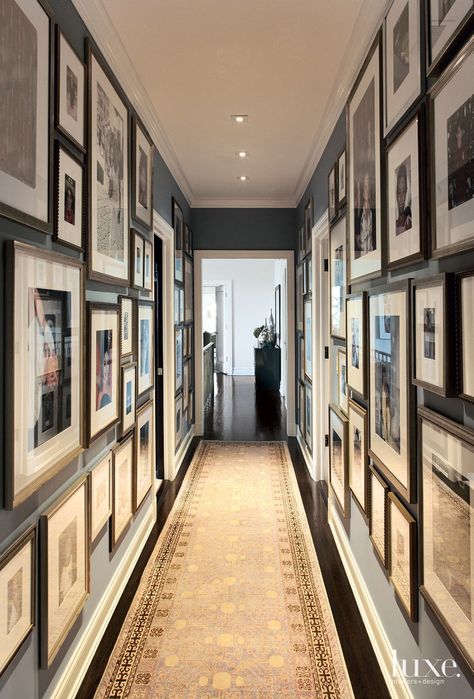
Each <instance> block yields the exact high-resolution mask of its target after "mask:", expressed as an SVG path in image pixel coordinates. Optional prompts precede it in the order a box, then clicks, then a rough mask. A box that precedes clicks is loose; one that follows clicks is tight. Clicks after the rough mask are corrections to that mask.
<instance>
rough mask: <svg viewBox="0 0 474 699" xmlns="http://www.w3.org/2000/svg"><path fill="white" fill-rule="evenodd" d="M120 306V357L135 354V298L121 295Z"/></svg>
mask: <svg viewBox="0 0 474 699" xmlns="http://www.w3.org/2000/svg"><path fill="white" fill-rule="evenodd" d="M118 300H119V307H120V357H121V358H122V359H123V358H125V357H130V356H131V355H132V354H133V328H134V320H133V316H134V307H135V300H134V299H132V298H130V297H129V296H119V299H118Z"/></svg>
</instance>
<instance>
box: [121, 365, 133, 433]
mask: <svg viewBox="0 0 474 699" xmlns="http://www.w3.org/2000/svg"><path fill="white" fill-rule="evenodd" d="M120 378H121V381H120V436H121V437H123V435H125V434H127V433H128V432H130V430H131V429H133V427H134V426H135V420H136V395H137V363H136V362H129V363H128V364H123V365H122V366H121V377H120Z"/></svg>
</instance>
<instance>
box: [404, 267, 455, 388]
mask: <svg viewBox="0 0 474 699" xmlns="http://www.w3.org/2000/svg"><path fill="white" fill-rule="evenodd" d="M413 291H414V305H413V309H414V316H415V319H414V320H415V335H414V341H415V342H414V350H415V356H414V366H413V383H414V384H416V385H417V386H421V387H422V388H426V389H428V390H429V391H431V392H433V393H437V394H438V395H442V396H447V395H452V394H453V393H456V392H457V386H456V383H457V369H458V367H457V362H456V354H455V352H456V330H455V318H454V314H453V308H454V280H453V278H452V275H450V274H447V275H445V274H439V275H437V276H435V277H429V278H425V279H419V280H415V281H414V282H413Z"/></svg>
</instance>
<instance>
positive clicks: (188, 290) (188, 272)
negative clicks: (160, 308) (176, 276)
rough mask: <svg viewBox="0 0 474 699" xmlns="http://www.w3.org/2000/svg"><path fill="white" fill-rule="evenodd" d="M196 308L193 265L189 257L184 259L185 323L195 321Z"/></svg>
mask: <svg viewBox="0 0 474 699" xmlns="http://www.w3.org/2000/svg"><path fill="white" fill-rule="evenodd" d="M193 308H194V284H193V263H192V260H190V258H189V257H187V256H185V257H184V314H183V321H184V322H185V323H189V322H191V321H192V320H193Z"/></svg>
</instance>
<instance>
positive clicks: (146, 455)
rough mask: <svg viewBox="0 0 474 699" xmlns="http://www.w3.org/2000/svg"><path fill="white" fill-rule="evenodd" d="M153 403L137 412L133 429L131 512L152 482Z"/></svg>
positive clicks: (148, 489) (138, 504)
mask: <svg viewBox="0 0 474 699" xmlns="http://www.w3.org/2000/svg"><path fill="white" fill-rule="evenodd" d="M154 424H155V423H154V411H153V401H149V402H148V403H146V405H144V406H143V407H142V408H140V410H139V411H138V412H137V424H136V427H135V461H134V464H135V468H134V478H133V510H134V512H136V511H137V510H138V508H139V507H140V505H141V503H142V502H143V500H144V498H145V496H146V494H147V493H148V492H149V491H150V489H151V487H152V485H153V480H154V475H155V474H154V468H153V466H154V454H155V430H154Z"/></svg>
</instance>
